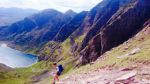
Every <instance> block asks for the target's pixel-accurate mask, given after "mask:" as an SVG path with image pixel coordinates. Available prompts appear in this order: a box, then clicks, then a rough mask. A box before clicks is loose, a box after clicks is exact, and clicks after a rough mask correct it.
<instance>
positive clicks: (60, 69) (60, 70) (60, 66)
mask: <svg viewBox="0 0 150 84" xmlns="http://www.w3.org/2000/svg"><path fill="white" fill-rule="evenodd" d="M58 69H59V72H63V70H64V68H63V66H62V65H61V64H60V65H58Z"/></svg>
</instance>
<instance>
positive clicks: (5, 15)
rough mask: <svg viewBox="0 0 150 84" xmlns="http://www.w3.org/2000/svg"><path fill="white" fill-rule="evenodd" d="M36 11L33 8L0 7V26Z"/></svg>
mask: <svg viewBox="0 0 150 84" xmlns="http://www.w3.org/2000/svg"><path fill="white" fill-rule="evenodd" d="M20 11H21V12H20ZM37 12H38V11H37V10H33V9H20V8H0V26H6V25H10V24H12V23H14V22H16V21H19V20H22V19H23V18H25V17H27V16H30V15H32V14H34V13H37ZM16 13H17V14H16Z"/></svg>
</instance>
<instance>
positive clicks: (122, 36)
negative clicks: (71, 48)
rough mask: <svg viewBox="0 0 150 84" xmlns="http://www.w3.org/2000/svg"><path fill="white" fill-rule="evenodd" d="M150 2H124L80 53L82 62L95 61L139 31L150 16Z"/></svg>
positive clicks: (144, 0)
mask: <svg viewBox="0 0 150 84" xmlns="http://www.w3.org/2000/svg"><path fill="white" fill-rule="evenodd" d="M124 1H128V0H124ZM149 3H150V1H149V0H131V1H130V2H129V3H127V4H122V6H121V7H120V8H119V9H118V10H117V12H116V13H115V14H114V15H113V16H112V17H111V18H110V20H109V21H108V22H107V23H106V24H105V25H104V26H103V27H101V29H102V30H101V31H100V32H99V33H98V34H97V35H96V36H95V37H94V38H93V39H92V40H91V41H90V43H89V45H88V46H87V47H86V48H85V49H84V50H83V51H82V52H81V53H80V56H81V63H82V64H86V63H89V62H91V61H95V60H96V59H97V58H98V57H99V56H100V55H101V54H103V53H105V52H106V51H108V50H110V49H111V48H113V47H115V46H118V45H119V44H121V43H123V42H124V41H126V40H128V39H129V38H131V37H132V36H133V35H135V34H136V33H137V32H139V31H140V30H141V29H142V25H143V24H144V23H145V22H146V21H147V20H148V19H149V18H150V12H149V11H150V5H149ZM97 46H99V47H97ZM90 58H92V59H90Z"/></svg>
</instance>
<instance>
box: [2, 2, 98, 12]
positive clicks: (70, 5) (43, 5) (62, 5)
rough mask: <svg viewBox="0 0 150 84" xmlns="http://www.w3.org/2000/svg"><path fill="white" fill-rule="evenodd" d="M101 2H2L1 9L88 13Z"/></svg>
mask: <svg viewBox="0 0 150 84" xmlns="http://www.w3.org/2000/svg"><path fill="white" fill-rule="evenodd" d="M99 2H101V0H0V7H6V8H10V7H17V8H25V9H26V8H32V9H37V10H43V9H48V8H53V9H56V10H59V11H61V12H65V11H67V10H69V9H72V10H74V11H75V12H81V11H83V10H85V11H88V10H90V9H91V8H92V7H94V6H95V5H97V4H98V3H99Z"/></svg>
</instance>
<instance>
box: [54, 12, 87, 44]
mask: <svg viewBox="0 0 150 84" xmlns="http://www.w3.org/2000/svg"><path fill="white" fill-rule="evenodd" d="M86 14H87V12H86V11H83V12H81V13H79V14H77V15H76V16H75V17H74V18H73V19H72V20H71V21H70V22H69V23H67V24H65V25H64V26H63V27H62V28H61V29H60V31H59V32H58V34H57V36H56V37H55V38H54V41H57V42H63V41H65V40H66V39H67V38H68V37H69V36H70V35H71V34H72V33H73V32H74V31H75V30H76V29H78V28H79V27H80V26H81V24H82V23H83V20H84V18H85V16H86Z"/></svg>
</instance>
